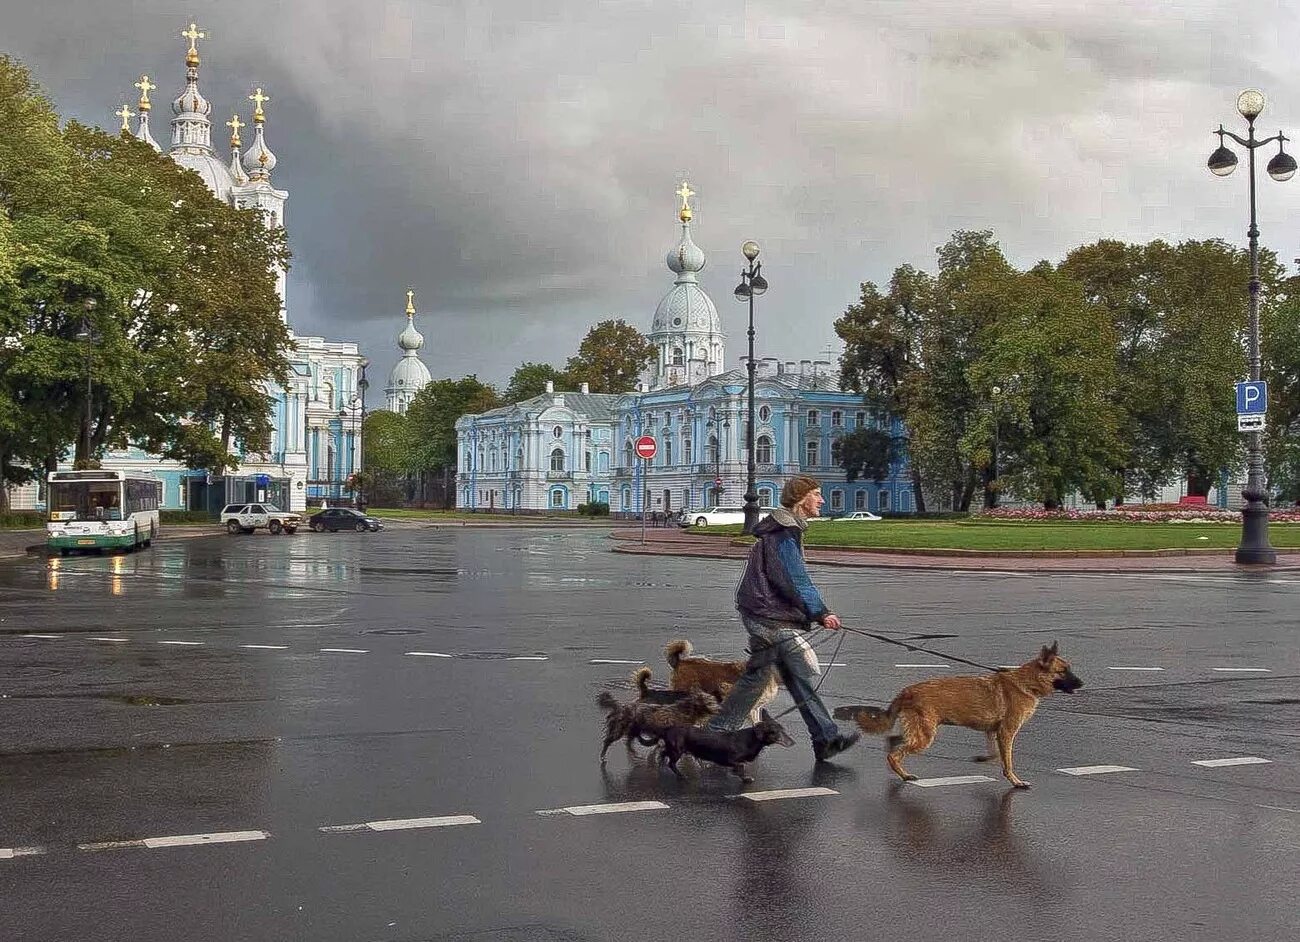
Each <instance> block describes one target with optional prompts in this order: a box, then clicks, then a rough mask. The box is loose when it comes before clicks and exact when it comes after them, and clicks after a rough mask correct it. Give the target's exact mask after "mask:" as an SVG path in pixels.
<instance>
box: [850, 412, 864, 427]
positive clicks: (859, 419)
mask: <svg viewBox="0 0 1300 942" xmlns="http://www.w3.org/2000/svg"><path fill="white" fill-rule="evenodd" d="M853 422H854V425H856V426H857V427H858V428H866V427H867V414H866V413H865V412H863V411H862V410H861V409H859V410H858V411H857V412H855V413H853Z"/></svg>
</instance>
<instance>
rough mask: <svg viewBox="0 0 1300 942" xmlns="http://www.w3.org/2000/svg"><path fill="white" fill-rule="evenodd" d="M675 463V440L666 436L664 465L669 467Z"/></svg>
mask: <svg viewBox="0 0 1300 942" xmlns="http://www.w3.org/2000/svg"><path fill="white" fill-rule="evenodd" d="M672 463H673V440H672V439H671V438H668V437H666V436H665V438H664V466H665V467H668V466H670V465H672Z"/></svg>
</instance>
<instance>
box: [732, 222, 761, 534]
mask: <svg viewBox="0 0 1300 942" xmlns="http://www.w3.org/2000/svg"><path fill="white" fill-rule="evenodd" d="M740 252H741V254H742V255H744V256H745V259H746V260H747V261H748V262H749V265H748V266H747V267H745V268H742V269H741V270H740V284H738V285H736V292H735V294H736V300H737V301H741V302H744V301H748V302H749V360H748V362H747V363H746V366H747V367H748V369H749V415H748V417H747V418H746V420H745V445H746V451H747V452H748V460H749V466H748V469H747V471H746V474H745V532H746V533H753V532H754V525H755V524H757V523H758V491H757V489H756V484H755V482H754V478H755V476H756V472H757V462H756V461H755V457H754V370H755V368H756V364H755V363H754V298H756V297H758V296H759V295H760V294H763V293H764V292H765V291H767V279H766V278H764V277H763V274H762V272H763V264H762V262H759V261H758V243H757V242H755V241H753V240H752V239H751V240H749V241H748V242H746V243H745V244H744V245H742V246H741V247H740Z"/></svg>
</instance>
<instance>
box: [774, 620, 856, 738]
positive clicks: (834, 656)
mask: <svg viewBox="0 0 1300 942" xmlns="http://www.w3.org/2000/svg"><path fill="white" fill-rule="evenodd" d="M843 644H844V635H840V636H839V638H838V639H837V640H836V642H835V653H834V654H832V655H831V659H830V662H829V663H828V664H827V665H826V669H825V670H824V671H822V675H821V677H820V678H819V679H818V681H817V683H816V684H814V685H813V689H812V693H810V694H809V695H808V696H807V697H804V698H803V699H802V700H796V701H795V702H794V704H793V705H792V706H790V707H788V708H787V709H784V710H782V711H781V712H780V713H778V714H777V715H776V717H775V718H776V719H778V720H779V719H780V718H781V717H783V716H786V715H788V714H790V713H793V712H794V711H795V710H797V709H799V707H801V706H803V705H804V704H805V703H807V702H808V701H809V700H810V699H812V697H815V696H816V695H817V691H818V690H820V689H821V686H822V684H823V683H824V682H825V681H826V678H827V677H829V676H830V673H831V668H832V667H834V666H835V661H836V660H837V659H838V658H839V656H840V648H841V647H842V646H843ZM823 646H824V645H823ZM810 647H811V645H810Z"/></svg>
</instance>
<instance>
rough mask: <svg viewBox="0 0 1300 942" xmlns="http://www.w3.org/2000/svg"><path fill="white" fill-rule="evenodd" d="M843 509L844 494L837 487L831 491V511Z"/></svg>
mask: <svg viewBox="0 0 1300 942" xmlns="http://www.w3.org/2000/svg"><path fill="white" fill-rule="evenodd" d="M843 509H844V492H843V491H842V490H840V489H839V488H838V487H837V488H835V490H833V491H831V510H843Z"/></svg>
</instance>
